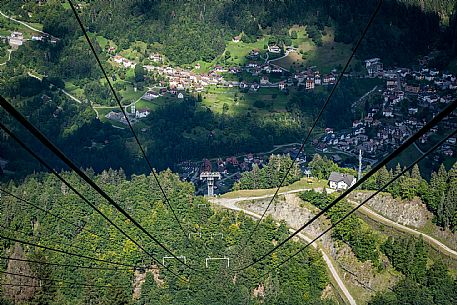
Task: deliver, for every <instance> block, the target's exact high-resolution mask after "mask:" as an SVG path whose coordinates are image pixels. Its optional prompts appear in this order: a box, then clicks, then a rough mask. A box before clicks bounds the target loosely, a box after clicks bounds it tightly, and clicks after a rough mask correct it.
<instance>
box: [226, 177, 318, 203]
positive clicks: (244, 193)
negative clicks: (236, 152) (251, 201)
mask: <svg viewBox="0 0 457 305" xmlns="http://www.w3.org/2000/svg"><path fill="white" fill-rule="evenodd" d="M325 186H327V180H317V179H311V183H308V180H307V178H302V179H301V180H299V181H297V182H295V183H292V184H291V185H287V186H283V187H281V189H280V190H279V192H280V193H282V192H288V191H293V190H298V189H303V188H309V189H311V188H324V187H325ZM275 191H276V188H272V189H259V190H240V191H234V192H230V193H225V194H224V195H221V197H222V198H238V197H252V196H256V197H257V196H266V195H273V194H274V193H275Z"/></svg>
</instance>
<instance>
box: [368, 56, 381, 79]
mask: <svg viewBox="0 0 457 305" xmlns="http://www.w3.org/2000/svg"><path fill="white" fill-rule="evenodd" d="M365 67H366V69H367V72H368V76H370V77H376V76H378V74H379V73H380V72H381V71H382V70H383V65H382V62H381V59H380V58H371V59H367V60H365Z"/></svg>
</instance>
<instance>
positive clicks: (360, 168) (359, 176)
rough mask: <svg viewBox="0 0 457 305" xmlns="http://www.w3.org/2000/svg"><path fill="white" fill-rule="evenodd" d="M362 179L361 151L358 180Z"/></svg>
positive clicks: (360, 154) (360, 151) (360, 152)
mask: <svg viewBox="0 0 457 305" xmlns="http://www.w3.org/2000/svg"><path fill="white" fill-rule="evenodd" d="M361 178H362V150H361V149H359V173H358V176H357V180H360V179H361Z"/></svg>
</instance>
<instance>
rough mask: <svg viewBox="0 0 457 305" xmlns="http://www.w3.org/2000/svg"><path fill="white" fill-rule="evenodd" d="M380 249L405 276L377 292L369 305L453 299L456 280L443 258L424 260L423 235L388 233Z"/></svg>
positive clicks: (447, 304) (425, 302) (450, 302)
mask: <svg viewBox="0 0 457 305" xmlns="http://www.w3.org/2000/svg"><path fill="white" fill-rule="evenodd" d="M382 250H383V252H384V253H385V255H386V256H387V257H388V258H389V260H390V261H391V262H392V265H393V266H394V268H395V269H397V270H398V271H400V272H401V273H402V274H404V275H405V277H404V278H403V279H401V280H400V282H398V283H397V284H396V285H395V286H394V287H393V289H392V290H391V291H388V292H384V293H378V294H377V295H376V296H375V297H374V298H373V299H372V300H371V301H370V303H369V304H370V305H401V304H416V305H422V304H423V305H428V304H437V305H438V304H442V305H444V304H446V305H451V304H454V303H455V300H456V299H455V297H456V292H457V280H456V279H455V278H453V277H452V276H451V274H450V273H449V270H448V269H447V267H446V266H445V265H444V264H443V262H441V261H437V262H434V263H433V264H432V265H429V264H428V263H427V261H428V254H427V251H426V248H425V246H424V242H423V240H422V239H414V238H396V239H395V238H392V237H389V238H388V239H387V240H386V242H385V243H384V244H383V245H382Z"/></svg>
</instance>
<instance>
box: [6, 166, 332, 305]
mask: <svg viewBox="0 0 457 305" xmlns="http://www.w3.org/2000/svg"><path fill="white" fill-rule="evenodd" d="M87 173H88V174H89V175H90V176H91V177H92V178H93V179H95V181H96V182H97V183H98V184H99V185H100V186H101V187H102V189H104V190H105V191H106V192H108V194H109V195H110V196H112V198H114V199H115V200H116V201H117V202H118V203H119V204H121V206H122V207H123V208H124V209H126V210H127V211H129V213H131V215H132V216H133V217H134V218H135V219H137V220H138V221H139V222H140V223H141V224H142V225H143V226H145V228H146V229H147V230H149V231H150V232H151V233H153V235H154V236H155V237H156V238H157V239H158V240H160V242H162V243H163V244H165V245H166V246H167V247H169V248H170V249H171V250H172V251H173V252H174V253H176V254H177V255H183V256H185V257H186V259H187V263H188V264H189V265H190V266H192V267H193V268H196V269H197V270H198V271H191V270H190V269H187V268H186V267H184V266H182V265H180V264H179V263H178V262H176V261H173V260H167V266H170V268H171V269H172V271H174V272H176V273H179V274H180V275H182V276H183V277H184V278H177V277H175V276H174V275H173V274H171V273H170V271H167V270H164V269H163V268H159V269H157V264H155V263H154V262H153V261H152V260H151V258H150V257H148V256H147V255H145V254H144V253H143V252H141V251H140V250H139V249H138V248H137V247H136V246H135V245H134V244H133V243H132V242H130V241H128V240H127V239H126V238H125V237H124V236H123V235H122V234H121V233H119V232H118V231H117V230H115V229H114V228H113V227H111V226H109V225H108V224H107V223H106V222H105V221H103V219H102V218H101V216H99V215H98V214H96V213H95V212H94V211H93V210H92V209H91V208H89V207H88V206H87V205H86V204H85V203H83V202H82V201H81V200H80V199H79V198H78V197H77V196H76V195H75V194H74V193H72V192H71V191H70V190H69V189H68V188H67V187H66V186H65V185H63V184H62V183H61V182H60V181H59V180H57V179H56V178H55V177H54V176H51V175H48V174H36V175H33V176H30V177H28V178H27V179H26V180H25V181H24V183H22V184H21V185H18V186H16V185H14V184H12V183H10V184H8V185H2V189H6V190H7V191H8V192H10V193H13V194H14V195H15V196H17V197H20V198H22V199H24V200H26V201H28V202H29V203H32V204H36V205H39V206H40V207H41V208H42V210H38V209H36V208H33V207H31V206H29V205H28V204H25V203H24V202H22V201H19V200H17V199H16V198H13V197H11V196H9V195H7V194H5V193H2V199H1V202H0V211H1V214H0V215H1V225H2V230H1V232H2V233H1V235H2V236H6V237H13V238H16V239H19V240H23V241H27V242H32V243H35V244H39V245H41V246H46V247H50V248H57V249H61V250H65V251H68V252H72V253H77V254H80V255H86V256H90V257H94V258H98V259H108V260H110V261H114V262H122V263H126V264H130V265H136V266H138V267H139V268H138V270H137V271H136V272H135V273H134V272H133V271H129V270H93V269H81V268H74V267H59V266H50V265H45V264H37V263H28V262H21V261H8V260H5V259H1V260H0V272H2V271H7V272H10V273H22V274H25V275H28V276H30V277H33V278H22V279H20V282H21V283H22V284H25V285H30V286H37V284H38V282H37V279H35V278H38V279H42V280H41V281H40V282H41V287H39V288H33V287H29V288H26V290H24V291H25V292H26V293H20V294H18V291H19V289H24V288H23V287H22V288H19V287H7V286H2V289H1V291H2V292H1V294H0V296H1V297H0V299H2V300H3V301H0V303H1V302H3V303H1V304H10V303H9V301H12V300H16V301H18V299H17V298H20V299H21V300H22V301H25V302H26V304H59V305H61V304H87V303H88V302H89V300H91V301H92V302H94V303H96V304H107V305H108V304H109V305H112V304H132V305H133V304H151V300H154V302H158V300H160V304H260V303H263V304H291V305H292V304H300V303H303V302H306V303H308V304H322V303H325V304H331V303H332V301H331V300H321V295H322V291H323V289H324V288H325V287H326V286H327V284H328V283H329V279H328V278H327V275H326V270H325V267H324V266H325V264H324V262H323V261H322V259H321V258H320V255H319V254H318V252H317V251H314V250H311V249H310V250H308V251H306V252H305V253H303V254H301V255H300V256H299V257H298V258H296V259H294V260H292V261H291V262H290V263H289V264H287V265H286V266H284V267H283V268H281V269H280V270H278V271H275V272H272V273H271V274H270V275H267V277H265V278H262V277H261V275H263V273H264V272H265V271H267V270H270V269H271V267H272V266H274V264H275V263H277V262H279V261H280V260H282V259H284V258H285V256H286V255H287V254H290V253H292V252H294V251H296V250H297V249H298V247H299V244H297V243H289V244H288V246H287V247H285V248H284V249H283V250H281V251H279V252H277V253H276V254H275V255H273V256H271V257H270V258H269V259H267V260H265V261H264V262H262V264H259V265H257V266H254V267H250V268H249V269H247V270H246V271H245V272H234V271H233V267H239V266H241V265H244V264H246V263H247V262H250V261H251V260H252V258H254V257H258V256H259V255H260V254H261V253H263V252H264V251H265V249H267V248H268V247H271V246H272V243H274V241H277V240H281V239H284V238H285V237H286V236H287V235H288V230H287V227H286V226H285V225H284V224H281V225H280V226H276V225H275V222H274V221H273V220H272V219H266V220H265V221H264V222H263V224H262V225H261V226H260V227H259V229H258V231H257V233H256V238H255V240H253V241H252V242H250V243H249V245H247V246H246V247H245V249H244V250H243V252H240V245H241V244H242V241H243V240H244V239H245V238H246V237H247V234H248V233H249V232H250V231H251V230H252V228H253V226H254V224H255V223H254V221H253V220H251V219H250V218H248V217H246V216H244V215H243V214H235V213H232V212H227V211H220V210H215V209H213V208H212V207H211V206H210V204H209V203H208V202H207V201H206V200H205V199H204V198H203V197H194V195H193V194H194V188H193V186H192V185H191V184H189V183H185V182H181V181H180V180H179V178H178V177H177V176H176V175H174V174H172V173H171V172H169V171H167V172H162V173H161V174H160V178H159V179H160V182H161V184H162V186H163V187H164V188H165V190H166V192H167V194H168V196H169V198H170V201H171V204H172V205H173V207H174V210H175V212H176V213H177V215H178V218H179V219H180V220H181V222H182V223H183V226H184V228H185V230H188V231H189V232H194V233H201V237H200V238H199V237H198V236H199V234H191V235H190V236H191V238H190V242H186V239H185V238H184V237H183V232H181V231H180V230H179V228H178V226H177V224H176V222H175V220H174V219H173V217H172V215H171V212H170V210H169V209H168V208H166V206H165V205H164V201H163V198H162V197H161V193H160V191H159V190H158V188H157V185H156V183H155V181H154V179H153V178H152V176H144V175H141V176H134V177H132V179H131V180H126V179H125V175H124V173H123V172H122V171H113V170H109V171H104V172H103V173H102V174H100V175H98V176H96V175H94V174H93V172H91V171H87ZM63 176H64V177H65V178H66V179H68V180H69V181H70V182H71V183H72V185H74V186H75V187H76V188H77V189H78V190H80V191H81V192H82V193H83V194H84V195H85V196H86V197H87V198H88V199H89V201H91V202H92V203H94V204H95V205H96V206H97V207H98V208H99V209H101V210H102V211H103V212H104V213H105V214H106V215H107V216H108V217H110V218H111V219H112V220H113V221H114V222H115V223H116V224H117V225H118V226H120V227H121V228H122V229H123V230H125V231H126V232H128V234H129V235H130V236H131V237H133V238H134V239H136V240H138V241H140V244H141V245H142V246H143V247H144V248H145V249H146V250H147V251H148V252H150V253H153V255H154V256H155V257H157V258H159V259H160V260H161V259H162V257H163V256H166V255H167V254H166V253H165V252H164V251H163V250H162V249H160V248H159V247H158V246H157V245H155V244H154V243H153V242H152V241H151V240H149V239H147V238H146V237H145V236H144V235H142V234H140V233H139V231H138V230H136V229H134V227H133V226H132V225H131V223H130V222H126V221H125V220H124V219H123V217H121V216H120V215H119V214H118V213H116V212H115V211H114V209H113V208H111V207H110V206H108V205H107V204H106V203H104V202H103V201H101V200H99V198H98V196H97V195H96V193H95V192H94V191H93V190H91V189H89V188H88V187H87V186H86V185H84V184H82V183H81V182H80V181H79V179H78V178H77V176H76V175H74V174H70V173H63ZM50 213H51V215H53V216H51V215H50ZM55 215H57V216H59V217H61V218H64V219H66V220H67V221H69V222H71V223H73V224H76V226H71V225H70V224H69V223H68V222H62V221H59V220H58V219H56V218H55V217H54V216H55ZM94 234H96V235H94ZM0 249H1V250H0V252H1V256H2V257H5V256H7V257H15V258H18V259H28V260H33V261H38V262H41V263H58V264H68V265H76V266H78V265H81V266H93V267H94V268H96V267H116V266H112V265H111V266H110V265H109V264H106V263H101V262H91V261H89V260H87V259H84V258H79V257H74V256H69V255H66V254H62V253H57V252H52V251H49V250H43V249H40V248H37V247H33V246H25V245H22V244H20V243H14V242H9V241H7V240H5V239H1V240H0ZM224 256H225V257H229V258H230V259H231V260H230V266H231V267H230V268H226V266H225V264H222V263H218V262H210V263H211V264H210V266H209V267H208V268H205V258H206V257H224ZM232 266H233V267H232ZM117 267H119V266H117ZM141 268H145V269H149V268H153V270H155V271H154V272H157V273H159V274H158V278H156V277H155V276H153V273H151V272H147V276H146V282H145V283H144V284H143V287H142V293H141V297H139V298H138V299H136V300H132V289H133V286H132V285H133V282H134V279H135V278H136V276H138V273H140V274H141V273H142V271H141V270H142V269H141ZM156 275H157V274H156ZM0 278H1V282H2V283H3V284H5V283H19V279H18V277H17V276H14V275H8V274H6V275H3V276H0ZM51 279H53V280H56V281H57V282H53V281H51ZM59 281H67V282H70V283H71V282H73V283H80V284H81V283H84V284H88V285H109V286H111V287H107V288H106V287H105V288H96V287H84V286H79V285H63V284H61V282H59ZM259 285H261V286H262V287H263V288H262V289H264V292H263V293H262V295H264V296H258V297H254V296H253V291H254V289H256V288H257V287H258V286H259Z"/></svg>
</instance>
